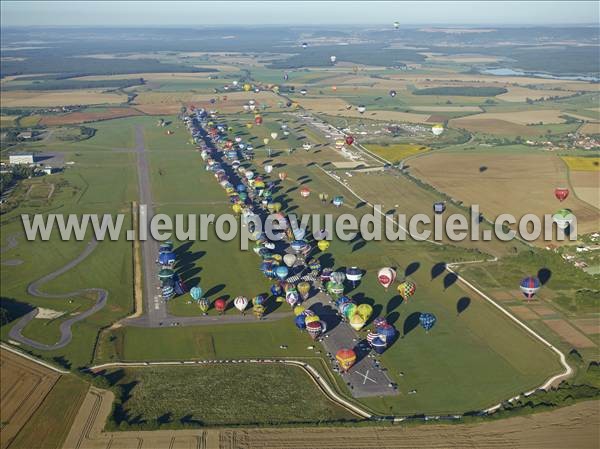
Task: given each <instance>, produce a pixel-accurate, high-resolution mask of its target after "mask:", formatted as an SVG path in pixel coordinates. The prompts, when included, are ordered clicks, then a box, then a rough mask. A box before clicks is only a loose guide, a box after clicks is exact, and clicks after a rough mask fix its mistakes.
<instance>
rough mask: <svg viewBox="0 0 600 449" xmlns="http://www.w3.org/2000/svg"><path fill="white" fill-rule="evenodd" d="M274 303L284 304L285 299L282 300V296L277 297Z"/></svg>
mask: <svg viewBox="0 0 600 449" xmlns="http://www.w3.org/2000/svg"><path fill="white" fill-rule="evenodd" d="M275 302H285V298H284V297H283V296H278V297H277V298H276V299H275Z"/></svg>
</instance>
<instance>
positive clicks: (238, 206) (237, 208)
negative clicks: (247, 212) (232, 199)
mask: <svg viewBox="0 0 600 449" xmlns="http://www.w3.org/2000/svg"><path fill="white" fill-rule="evenodd" d="M231 208H232V209H233V211H234V212H235V213H236V214H239V213H241V212H242V206H240V205H239V204H238V203H235V204H234V205H233V206H231Z"/></svg>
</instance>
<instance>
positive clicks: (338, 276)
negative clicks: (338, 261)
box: [330, 271, 346, 284]
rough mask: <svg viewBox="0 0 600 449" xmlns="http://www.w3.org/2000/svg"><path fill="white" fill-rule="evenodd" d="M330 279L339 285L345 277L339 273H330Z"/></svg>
mask: <svg viewBox="0 0 600 449" xmlns="http://www.w3.org/2000/svg"><path fill="white" fill-rule="evenodd" d="M330 277H331V280H332V281H333V282H335V283H336V284H341V283H342V282H344V280H345V279H346V275H345V274H344V273H342V272H341V271H335V272H333V273H331V276H330Z"/></svg>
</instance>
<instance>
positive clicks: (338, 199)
mask: <svg viewBox="0 0 600 449" xmlns="http://www.w3.org/2000/svg"><path fill="white" fill-rule="evenodd" d="M342 204H344V197H343V196H342V195H337V196H334V197H333V205H334V206H335V207H340V206H341V205H342Z"/></svg>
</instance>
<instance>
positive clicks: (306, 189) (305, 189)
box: [300, 187, 310, 198]
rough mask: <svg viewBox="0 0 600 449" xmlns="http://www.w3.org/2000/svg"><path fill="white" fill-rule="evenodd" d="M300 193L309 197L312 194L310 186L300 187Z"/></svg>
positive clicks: (303, 196) (304, 196)
mask: <svg viewBox="0 0 600 449" xmlns="http://www.w3.org/2000/svg"><path fill="white" fill-rule="evenodd" d="M300 195H301V196H302V198H308V197H309V195H310V189H309V188H308V187H302V188H301V189H300Z"/></svg>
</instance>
